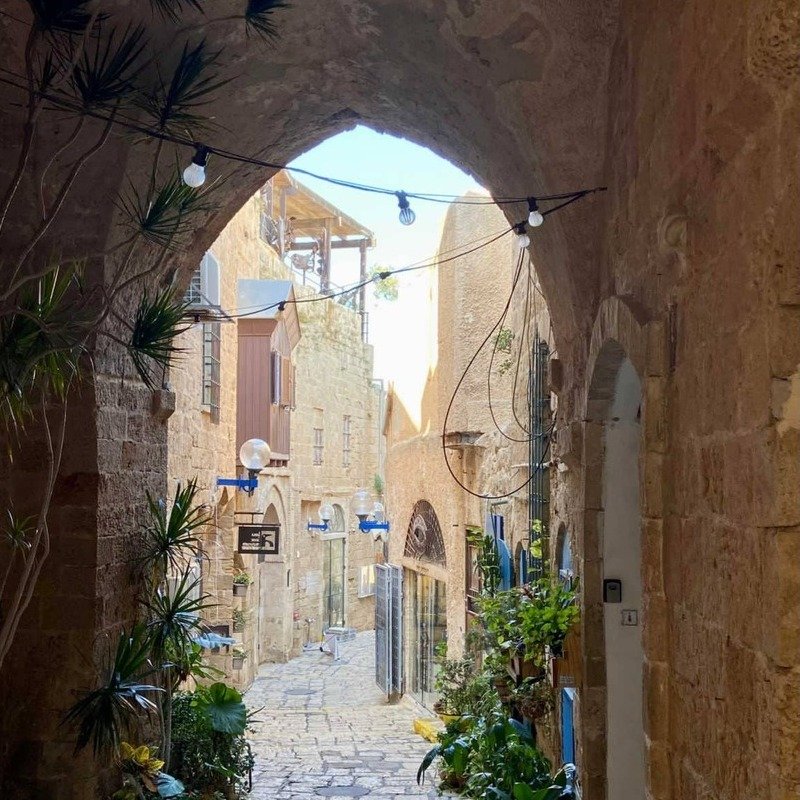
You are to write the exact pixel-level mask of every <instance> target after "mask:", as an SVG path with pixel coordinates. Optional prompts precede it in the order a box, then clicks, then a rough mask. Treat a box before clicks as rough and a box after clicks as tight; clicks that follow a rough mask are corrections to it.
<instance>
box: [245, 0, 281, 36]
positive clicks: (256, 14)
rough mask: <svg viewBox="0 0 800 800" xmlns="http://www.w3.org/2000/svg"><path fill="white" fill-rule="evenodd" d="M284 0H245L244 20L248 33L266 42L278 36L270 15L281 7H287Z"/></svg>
mask: <svg viewBox="0 0 800 800" xmlns="http://www.w3.org/2000/svg"><path fill="white" fill-rule="evenodd" d="M288 7H289V3H288V2H286V0H247V9H246V11H245V12H244V20H245V23H246V24H247V32H248V34H252V35H254V36H258V37H259V38H261V39H263V40H264V41H266V42H270V41H274V40H275V39H277V38H278V28H277V26H276V25H275V20H274V19H273V18H272V15H273V14H274V13H275V12H276V11H277V10H278V9H281V8H288Z"/></svg>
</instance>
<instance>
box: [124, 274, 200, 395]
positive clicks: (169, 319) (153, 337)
mask: <svg viewBox="0 0 800 800" xmlns="http://www.w3.org/2000/svg"><path fill="white" fill-rule="evenodd" d="M185 313H186V303H185V302H184V301H183V300H182V299H180V298H178V297H177V296H176V293H175V289H174V288H168V289H163V290H161V291H158V292H156V293H155V295H153V296H152V297H150V295H148V294H147V293H145V294H144V295H143V296H142V299H141V300H140V301H139V307H138V308H137V309H136V316H135V318H134V321H133V326H132V328H131V333H130V338H129V339H128V342H127V347H128V353H129V354H130V356H131V359H132V360H133V364H134V366H135V367H136V372H137V373H138V374H139V377H140V378H141V379H142V380H143V381H144V383H145V384H146V385H147V386H148V387H149V388H150V389H155V388H157V385H158V382H157V380H156V378H155V377H154V375H153V370H154V368H155V367H158V366H161V367H162V369H165V368H166V367H168V366H169V364H170V362H171V361H172V358H173V356H174V355H175V354H176V353H178V352H179V351H180V348H178V347H176V346H175V344H174V341H175V337H176V336H178V335H179V334H181V333H183V332H184V331H185V330H186V329H187V327H188V325H187V324H186V323H185V322H184V315H185Z"/></svg>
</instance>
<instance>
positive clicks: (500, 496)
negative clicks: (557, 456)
mask: <svg viewBox="0 0 800 800" xmlns="http://www.w3.org/2000/svg"><path fill="white" fill-rule="evenodd" d="M512 230H513V229H512ZM521 269H522V257H521V258H520V260H519V261H518V262H517V270H516V273H515V278H514V285H513V286H512V289H511V293H510V294H509V298H508V300H507V301H506V307H505V308H504V310H503V315H501V317H500V319H498V321H497V322H495V324H494V325H493V326H492V328H491V330H490V331H489V333H487V334H486V336H485V337H484V339H483V341H482V342H481V343H480V344H479V345H478V347H477V349H476V350H475V352H474V353H473V354H472V357H471V358H470V360H469V361H468V362H467V365H466V366H465V367H464V370H463V372H462V373H461V377H460V378H459V379H458V382H457V383H456V385H455V388H454V389H453V393H452V394H451V396H450V401H449V402H448V404H447V410H446V411H445V415H444V421H443V423H442V456H443V457H444V463H445V466H446V467H447V471H448V472H449V473H450V477H451V478H452V479H453V480H454V481H455V482H456V483H457V484H458V485H459V486H460V487H461V488H462V489H463V490H464V491H465V492H467V494H470V495H472V496H473V497H477V498H479V499H481V500H502V499H503V498H506V497H511V496H512V495H514V494H516V493H517V492H519V491H521V490H522V489H524V488H525V487H526V486H527V485H528V484H529V483H530V482H531V481H532V480H533V478H534V476H535V475H536V473H537V472H538V471H541V470H543V469H544V466H545V464H544V458H545V456H546V455H547V453H548V451H549V449H550V439H549V434H548V441H547V446H546V448H545V451H544V453H543V454H542V461H540V462H539V464H537V465H536V466H535V467H534V466H533V465H531V474H530V475H529V476H528V479H527V480H526V481H524V482H523V483H522V484H520V485H519V486H517V487H515V488H514V489H512V490H511V491H510V492H505V493H504V494H483V493H481V492H475V491H473V490H472V489H470V488H469V487H468V486H466V485H465V484H464V483H463V482H462V481H461V480H460V479H459V478H458V476H457V475H456V474H455V472H454V471H453V468H452V466H451V465H450V459H449V458H448V457H447V450H448V448H447V422H448V420H449V419H450V412H451V411H452V410H453V404H454V403H455V399H456V397H457V396H458V392H459V389H460V388H461V385H462V384H463V383H464V380H465V379H466V377H467V375H468V374H469V371H470V369H471V368H472V365H473V364H474V363H475V361H476V360H477V358H478V356H479V355H480V353H481V351H482V350H483V348H484V347H485V346H486V344H487V343H488V341H489V339H491V337H492V335H493V334H494V332H495V331H496V330H497V329H498V327H499V326H500V324H501V322H502V320H503V319H504V316H505V314H506V313H507V311H508V308H509V306H510V304H511V298H512V297H513V295H514V290H515V288H516V285H517V282H518V280H519V275H520V273H521ZM554 427H555V426H553V428H554ZM550 433H552V428H551V431H550ZM525 441H527V440H525Z"/></svg>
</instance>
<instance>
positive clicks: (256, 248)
mask: <svg viewBox="0 0 800 800" xmlns="http://www.w3.org/2000/svg"><path fill="white" fill-rule="evenodd" d="M262 208H263V203H262V201H261V199H260V196H258V195H256V196H253V197H251V198H250V199H249V200H248V201H247V203H245V205H244V206H243V207H242V209H241V210H240V211H239V212H238V213H237V214H236V215H235V216H234V218H233V219H232V220H231V222H230V223H229V224H228V225H227V226H226V227H225V229H224V230H223V231H222V233H221V234H220V236H219V237H218V239H217V240H216V241H215V242H214V243H213V245H212V246H211V248H210V250H211V252H212V253H213V254H214V256H215V258H216V259H217V260H218V261H219V263H220V273H221V282H220V293H221V307H222V309H223V310H224V311H225V312H228V313H234V312H235V311H236V304H237V281H238V280H239V279H240V278H262V279H283V280H286V279H287V278H288V279H291V278H292V273H291V271H290V270H289V269H288V268H287V267H285V266H284V265H283V264H282V263H281V261H280V259H279V258H278V255H277V253H276V252H275V251H274V250H273V249H272V247H270V246H269V245H268V244H267V243H265V242H264V241H263V240H262V239H261V238H260V236H259V221H260V214H261V210H262ZM296 291H297V296H298V297H300V298H309V297H312V296H313V295H314V292H313V290H312V289H311V288H310V287H304V286H301V285H298V286H297V287H296ZM297 308H298V313H299V317H300V327H301V339H300V343H299V344H298V346H297V347H296V348H295V350H294V353H293V361H294V364H295V367H296V408H295V409H294V410H293V412H292V421H291V426H292V427H291V454H290V461H289V465H288V467H286V468H268V469H266V470H264V471H263V472H262V475H261V477H260V479H259V482H260V487H259V489H258V490H257V491H256V493H255V495H254V496H253V497H251V498H248V497H247V496H246V495H244V494H243V493H242V492H238V491H235V490H233V489H230V488H227V489H220V488H217V487H216V478H217V476H222V477H233V476H235V475H236V474H237V466H236V462H237V453H236V392H237V326H236V323H235V321H231V322H222V324H221V336H222V341H221V359H220V361H221V365H220V382H221V389H220V396H221V397H220V413H219V421H218V422H214V421H213V420H212V417H211V414H210V413H209V412H208V410H204V409H203V407H202V405H201V399H202V352H203V350H202V324H195V325H193V326H192V327H191V328H190V329H189V330H188V331H187V332H186V333H184V334H183V335H182V336H181V337H180V339H179V341H178V343H177V344H178V347H179V348H181V350H182V354H181V358H180V360H179V362H178V364H177V365H176V366H175V367H174V368H173V369H172V370H171V374H170V382H171V386H172V388H173V390H174V392H175V395H176V409H175V413H174V414H173V416H172V417H171V418H170V420H169V435H170V440H169V445H170V447H169V475H170V487H169V488H170V491H171V492H172V491H174V488H175V486H176V485H177V483H178V482H179V481H183V482H185V481H186V480H188V479H190V478H192V477H196V478H197V481H198V487H199V489H200V493H199V500H200V502H202V503H206V504H207V505H208V508H209V512H210V514H211V515H212V517H213V523H212V524H211V525H209V526H208V529H207V530H206V531H205V533H204V535H203V542H204V553H205V556H206V561H205V564H204V568H203V591H204V592H207V593H209V594H210V595H211V599H212V601H213V602H214V603H215V604H217V605H216V606H215V607H214V608H212V609H209V611H208V612H207V614H206V617H207V620H208V622H209V624H212V625H228V626H230V628H231V633H232V634H233V635H234V637H235V638H236V639H237V642H238V643H239V644H237V645H236V647H237V648H238V649H243V650H244V651H245V652H247V653H248V658H247V660H246V661H245V665H244V668H243V669H242V670H237V671H236V672H234V671H233V670H232V650H231V652H228V651H226V650H224V649H223V651H222V652H221V653H219V654H216V655H212V656H211V659H212V662H213V663H215V665H216V666H218V667H220V668H221V669H224V670H225V671H226V672H227V673H228V674H229V677H230V678H231V680H232V681H233V682H234V683H236V684H237V685H242V686H246V685H248V684H249V683H250V682H251V681H252V679H253V677H254V675H255V674H256V672H257V671H258V665H259V664H260V663H262V662H264V661H268V660H284V659H286V658H288V657H289V656H290V655H292V654H296V653H298V652H299V651H300V649H301V647H302V644H303V642H304V640H305V635H306V625H305V619H306V618H309V617H311V618H313V619H314V620H315V623H314V625H313V626H312V628H311V631H310V632H311V634H312V636H313V638H314V640H318V639H319V638H321V624H322V618H323V602H324V598H323V593H322V589H323V585H324V582H323V581H322V579H321V576H322V562H323V549H324V546H325V545H324V544H323V542H322V541H321V540H320V537H319V535H318V534H313V533H311V532H309V531H308V530H307V528H306V520H307V519H308V518H309V517H312V518H313V520H314V521H317V510H318V505H319V502H320V501H321V500H322V499H323V498H328V499H329V500H330V501H331V502H337V503H339V504H340V505H341V506H342V507H343V508H344V509H345V511H346V512H347V514H348V518H347V521H348V528H349V529H350V533H349V534H348V536H347V546H346V552H347V558H346V567H345V569H346V587H347V593H346V623H347V624H348V625H351V626H353V627H356V628H358V629H359V630H365V629H368V628H371V627H372V625H373V617H374V601H373V600H372V598H370V597H365V598H360V597H358V577H359V569H360V567H362V566H366V565H369V564H372V563H374V561H375V548H374V545H373V542H372V539H371V537H365V536H364V535H362V534H360V533H358V532H355V533H354V532H353V531H352V525H351V524H350V523H351V522H352V520H351V519H350V515H349V505H350V497H351V496H352V494H353V492H354V491H355V489H356V488H358V487H359V486H367V487H371V485H372V483H373V479H374V476H375V474H376V472H377V468H378V467H377V458H378V449H379V440H378V436H379V419H378V414H379V400H380V398H379V394H378V391H377V390H376V389H375V388H374V387H373V385H372V350H371V347H370V346H369V345H366V344H364V343H363V342H362V340H361V328H360V315H359V314H358V313H357V312H355V311H353V310H351V309H348V308H345V307H343V306H341V305H340V304H338V303H335V302H331V301H328V302H321V303H307V304H298V306H297ZM345 414H347V415H348V416H350V425H351V434H350V455H349V464H348V466H344V460H343V459H344V457H343V418H344V415H345ZM319 425H322V426H323V428H324V431H325V434H324V435H325V449H324V457H323V464H322V465H321V466H316V465H314V463H313V461H314V454H313V445H314V428H315V427H317V426H319ZM270 506H272V507H273V508H274V509H275V511H276V512H277V515H278V521H279V522H280V524H281V537H282V542H281V554H280V555H278V556H266V557H264V558H263V559H262V560H260V561H259V559H257V558H256V557H255V556H246V555H244V556H243V555H241V554H238V553H236V542H235V537H236V526H235V524H234V512H235V511H238V512H243V511H248V510H258V511H260V514H259V515H258V516H257V517H256V518H255V519H256V521H260V520H261V519H265V521H270V520H268V519H266V518H265V517H264V514H265V512H267V511H268V509H269V507H270ZM240 521H241V518H240ZM237 569H244V570H246V571H247V572H248V573H249V574H250V575H251V577H252V578H253V579H254V582H253V584H252V586H251V587H250V588H249V589H248V590H247V593H246V595H245V596H244V597H242V598H239V597H234V596H233V593H232V592H233V587H232V577H233V574H234V572H235V571H236V570H237ZM234 611H241V612H243V614H244V615H245V618H246V622H245V623H244V625H243V627H242V630H238V631H235V632H234V631H233V630H232V628H233V612H234Z"/></svg>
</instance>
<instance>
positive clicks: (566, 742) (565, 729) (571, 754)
mask: <svg viewBox="0 0 800 800" xmlns="http://www.w3.org/2000/svg"><path fill="white" fill-rule="evenodd" d="M574 704H575V690H574V689H562V690H561V761H562V763H564V764H574V763H575V728H574V725H573V708H574Z"/></svg>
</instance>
